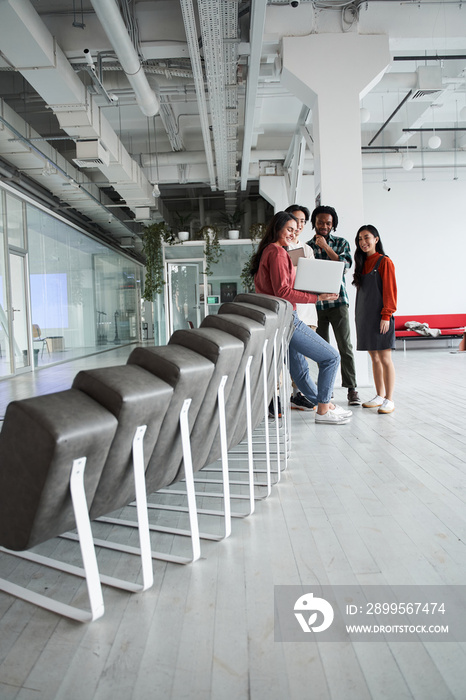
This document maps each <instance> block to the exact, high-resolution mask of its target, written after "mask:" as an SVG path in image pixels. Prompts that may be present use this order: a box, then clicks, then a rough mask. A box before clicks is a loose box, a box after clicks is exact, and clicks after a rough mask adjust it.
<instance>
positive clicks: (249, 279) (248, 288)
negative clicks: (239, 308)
mask: <svg viewBox="0 0 466 700" xmlns="http://www.w3.org/2000/svg"><path fill="white" fill-rule="evenodd" d="M255 252H256V247H255V245H254V244H253V246H252V250H251V253H250V254H249V256H248V259H247V260H246V262H245V263H244V265H243V267H242V270H241V274H240V279H241V282H242V283H243V289H244V291H245V292H255V291H256V288H255V285H254V276H253V274H252V272H251V262H252V257H253V255H255Z"/></svg>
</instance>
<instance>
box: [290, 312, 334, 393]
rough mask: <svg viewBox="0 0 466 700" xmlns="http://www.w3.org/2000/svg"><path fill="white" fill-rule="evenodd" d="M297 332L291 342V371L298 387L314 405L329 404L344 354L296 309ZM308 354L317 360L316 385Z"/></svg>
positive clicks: (295, 329)
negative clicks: (298, 313)
mask: <svg viewBox="0 0 466 700" xmlns="http://www.w3.org/2000/svg"><path fill="white" fill-rule="evenodd" d="M293 323H294V332H293V336H292V338H291V341H290V348H289V349H290V374H291V378H292V379H293V381H294V382H295V384H296V386H297V387H298V389H299V390H300V391H301V392H302V393H303V394H304V396H305V397H306V398H307V399H309V401H311V402H312V403H313V404H317V403H328V402H329V401H330V397H331V395H332V390H333V384H334V382H335V377H336V374H337V371H338V366H339V364H340V355H339V353H338V352H337V351H336V350H335V348H333V347H332V346H331V345H330V344H329V343H327V342H326V341H325V340H323V339H322V338H321V337H320V336H319V335H317V333H315V332H314V331H313V330H311V329H310V328H309V326H306V324H305V323H303V322H302V321H300V320H299V318H298V316H297V314H296V311H293ZM306 357H309V359H311V360H314V362H317V364H318V366H319V376H318V380H317V384H318V387H316V385H315V383H314V381H313V379H312V377H311V376H310V374H309V365H308V363H307V360H306Z"/></svg>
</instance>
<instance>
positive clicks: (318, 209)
mask: <svg viewBox="0 0 466 700" xmlns="http://www.w3.org/2000/svg"><path fill="white" fill-rule="evenodd" d="M319 214H330V216H331V217H332V221H333V230H334V231H336V230H337V226H338V214H337V213H336V211H335V209H334V208H333V207H325V206H320V207H316V208H315V209H314V211H313V212H312V214H311V224H312V228H315V227H316V218H317V216H318V215H319Z"/></svg>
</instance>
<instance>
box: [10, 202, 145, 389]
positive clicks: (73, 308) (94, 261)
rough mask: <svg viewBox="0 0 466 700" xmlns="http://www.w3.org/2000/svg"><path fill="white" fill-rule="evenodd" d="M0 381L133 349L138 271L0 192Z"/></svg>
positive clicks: (90, 240)
mask: <svg viewBox="0 0 466 700" xmlns="http://www.w3.org/2000/svg"><path fill="white" fill-rule="evenodd" d="M0 236H1V241H0V242H1V245H0V377H2V376H3V377H5V376H11V375H13V374H17V373H21V372H24V371H30V370H31V369H32V368H34V369H35V368H40V367H42V366H44V365H48V364H52V363H55V362H63V361H66V360H71V359H74V358H76V357H82V356H84V355H89V354H93V353H96V352H102V351H104V350H106V349H109V348H111V347H112V346H115V345H121V344H127V343H131V342H135V341H137V340H138V339H139V336H140V332H139V328H140V311H139V309H140V296H141V292H140V283H141V277H142V272H143V268H142V266H141V265H139V264H138V263H137V262H136V261H134V260H131V259H130V258H128V257H126V256H125V255H124V254H121V253H119V252H118V251H116V250H113V249H111V248H108V247H107V246H106V245H104V244H103V243H100V242H99V241H97V240H95V239H93V238H91V237H90V236H88V235H86V234H85V233H83V232H81V231H80V230H79V229H77V228H75V227H74V226H72V225H70V224H68V223H66V222H65V221H63V220H62V219H60V218H57V217H55V216H53V215H51V214H49V213H48V212H47V211H45V210H44V209H41V208H39V207H37V206H35V205H33V204H31V203H30V202H27V201H23V200H22V198H21V197H20V196H15V195H14V194H11V193H10V192H7V191H4V190H3V189H0Z"/></svg>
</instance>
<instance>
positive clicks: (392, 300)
mask: <svg viewBox="0 0 466 700" xmlns="http://www.w3.org/2000/svg"><path fill="white" fill-rule="evenodd" d="M379 273H380V276H381V278H382V284H383V307H382V311H381V315H382V320H383V321H389V320H390V318H391V317H392V316H393V314H394V313H395V311H396V302H397V289H396V278H395V265H394V264H393V261H392V260H390V258H387V257H385V258H384V259H383V260H382V262H381V263H380V266H379Z"/></svg>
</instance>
